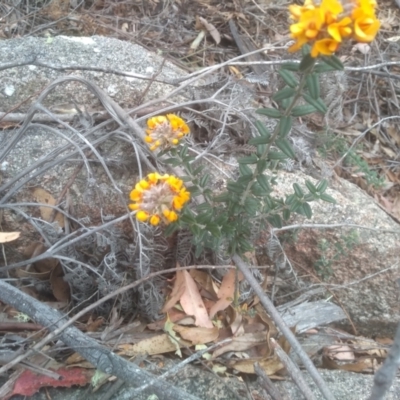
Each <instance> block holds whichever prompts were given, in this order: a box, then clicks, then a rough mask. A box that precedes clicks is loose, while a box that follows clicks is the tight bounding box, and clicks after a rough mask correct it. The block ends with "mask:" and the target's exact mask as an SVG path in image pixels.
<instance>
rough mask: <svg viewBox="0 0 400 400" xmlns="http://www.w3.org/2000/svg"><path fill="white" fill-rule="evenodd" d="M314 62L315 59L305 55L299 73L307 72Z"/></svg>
mask: <svg viewBox="0 0 400 400" xmlns="http://www.w3.org/2000/svg"><path fill="white" fill-rule="evenodd" d="M303 47H305V46H303ZM315 61H316V59H315V58H314V57H311V54H306V55H305V56H304V57H303V59H302V60H301V62H300V65H299V71H300V72H306V71H309V70H310V69H311V68H312V67H313V65H314V64H315Z"/></svg>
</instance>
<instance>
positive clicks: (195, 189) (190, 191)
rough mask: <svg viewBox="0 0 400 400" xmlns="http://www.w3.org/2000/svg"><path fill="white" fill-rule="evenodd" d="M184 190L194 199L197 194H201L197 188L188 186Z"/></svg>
mask: <svg viewBox="0 0 400 400" xmlns="http://www.w3.org/2000/svg"><path fill="white" fill-rule="evenodd" d="M186 189H187V191H188V192H189V193H190V194H191V195H192V196H193V197H196V196H198V195H199V194H201V191H200V189H199V188H198V187H197V186H189V187H187V188H186Z"/></svg>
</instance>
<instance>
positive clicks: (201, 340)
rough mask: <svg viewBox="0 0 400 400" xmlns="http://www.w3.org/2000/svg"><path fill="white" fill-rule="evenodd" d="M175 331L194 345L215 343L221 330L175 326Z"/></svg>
mask: <svg viewBox="0 0 400 400" xmlns="http://www.w3.org/2000/svg"><path fill="white" fill-rule="evenodd" d="M173 329H174V331H175V332H178V333H179V335H180V336H181V337H182V338H183V339H185V340H189V341H190V342H192V344H194V345H196V344H205V343H209V342H213V341H214V340H216V339H217V338H218V335H219V329H218V328H217V327H216V326H214V327H213V328H202V327H189V326H181V325H174V327H173Z"/></svg>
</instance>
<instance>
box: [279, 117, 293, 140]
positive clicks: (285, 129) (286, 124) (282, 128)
mask: <svg viewBox="0 0 400 400" xmlns="http://www.w3.org/2000/svg"><path fill="white" fill-rule="evenodd" d="M291 129H292V117H282V118H281V120H280V121H279V136H280V137H282V138H284V137H285V136H286V135H287V134H288V133H289V132H290V130H291Z"/></svg>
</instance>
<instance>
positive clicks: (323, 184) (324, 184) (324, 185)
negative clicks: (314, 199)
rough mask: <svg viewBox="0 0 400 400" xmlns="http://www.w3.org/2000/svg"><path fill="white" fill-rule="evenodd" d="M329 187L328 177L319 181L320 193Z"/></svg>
mask: <svg viewBox="0 0 400 400" xmlns="http://www.w3.org/2000/svg"><path fill="white" fill-rule="evenodd" d="M327 187H328V181H327V180H326V179H323V180H322V181H321V182H319V183H318V185H317V190H318V192H320V193H324V192H325V190H326V189H327Z"/></svg>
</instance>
